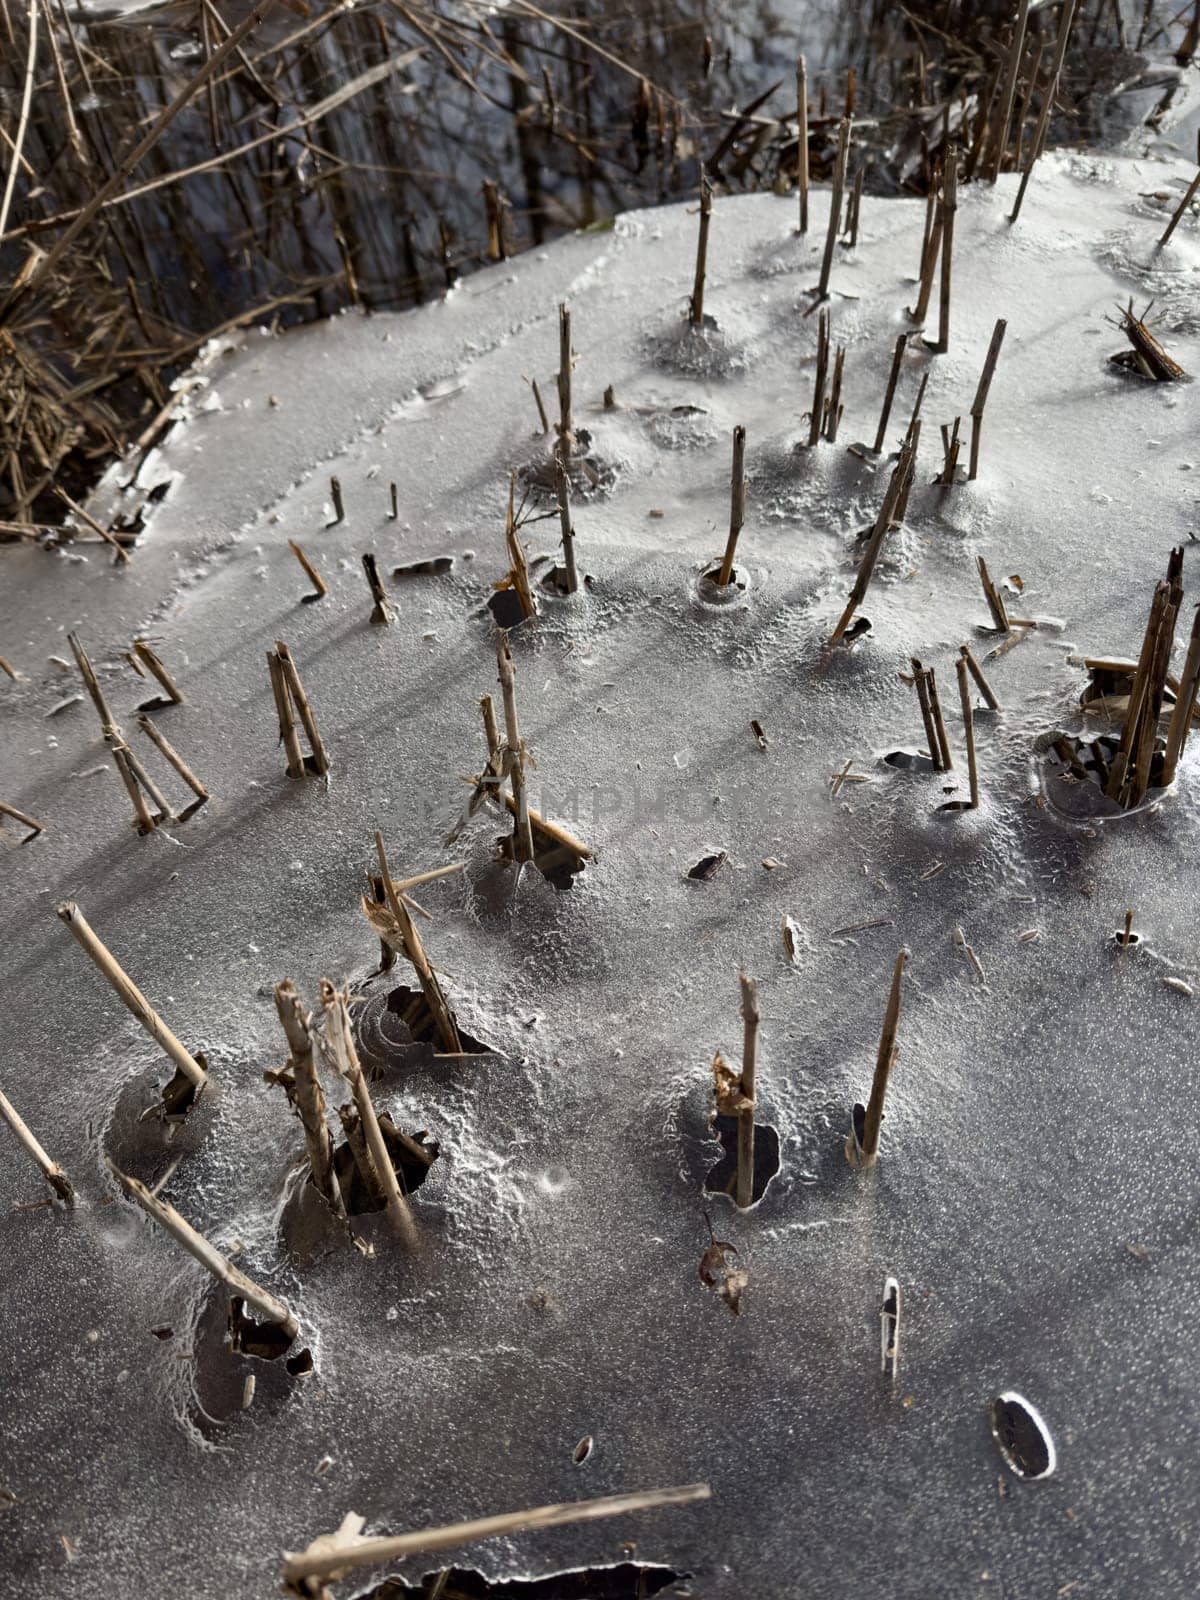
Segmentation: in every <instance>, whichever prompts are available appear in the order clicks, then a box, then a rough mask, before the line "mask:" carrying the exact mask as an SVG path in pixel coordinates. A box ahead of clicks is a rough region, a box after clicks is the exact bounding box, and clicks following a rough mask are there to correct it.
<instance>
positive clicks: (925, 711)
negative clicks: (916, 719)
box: [910, 656, 942, 772]
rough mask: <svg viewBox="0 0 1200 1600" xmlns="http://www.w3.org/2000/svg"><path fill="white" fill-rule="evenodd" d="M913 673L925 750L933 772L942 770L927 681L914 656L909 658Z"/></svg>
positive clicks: (923, 670) (939, 747) (922, 668)
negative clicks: (931, 763) (923, 732)
mask: <svg viewBox="0 0 1200 1600" xmlns="http://www.w3.org/2000/svg"><path fill="white" fill-rule="evenodd" d="M910 664H911V666H912V671H913V684H914V686H915V688H916V691H917V704H918V705H919V706H920V708H921V721H922V723H923V724H924V728H925V748H926V749H927V750H928V751H929V759H930V760H931V761H932V762H933V765H934V770H935V771H937V772H940V771H941V770H942V752H941V746H940V744H939V743H938V736H937V729H936V728H935V726H934V722H933V706H932V703H931V702H930V699H929V679H928V677H927V675H926V672H925V668H924V667H923V666H922V665H921V663H920V661H918V659H917V657H916V656H913V657H912V658H911V663H910Z"/></svg>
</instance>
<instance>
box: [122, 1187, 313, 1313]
mask: <svg viewBox="0 0 1200 1600" xmlns="http://www.w3.org/2000/svg"><path fill="white" fill-rule="evenodd" d="M105 1162H106V1164H107V1166H108V1170H109V1171H110V1172H111V1173H112V1175H113V1177H114V1178H115V1179H116V1180H117V1182H118V1183H119V1184H120V1185H121V1188H122V1189H123V1190H124V1191H125V1193H126V1194H127V1195H128V1197H129V1198H130V1199H131V1200H132V1201H134V1202H135V1204H137V1205H139V1206H140V1207H141V1208H142V1210H143V1211H144V1212H145V1213H146V1215H147V1216H148V1217H150V1218H151V1219H152V1220H153V1221H154V1222H157V1223H158V1225H159V1227H160V1228H162V1230H163V1231H164V1233H169V1234H170V1236H171V1238H172V1239H174V1240H175V1242H176V1244H178V1245H181V1246H182V1247H183V1249H185V1250H186V1251H187V1253H188V1255H190V1256H191V1257H192V1258H193V1260H196V1261H198V1262H199V1263H200V1265H201V1266H202V1267H203V1268H204V1269H205V1271H206V1272H211V1273H212V1275H213V1277H214V1278H216V1280H217V1282H218V1283H222V1284H224V1286H225V1288H226V1289H228V1291H229V1293H230V1294H231V1295H235V1296H237V1297H238V1298H239V1299H241V1300H244V1301H245V1302H246V1304H247V1305H248V1306H249V1307H250V1308H251V1310H252V1311H255V1312H257V1314H258V1315H259V1316H260V1317H261V1318H262V1319H263V1321H264V1322H273V1323H276V1324H277V1325H278V1326H279V1327H280V1328H281V1329H282V1330H283V1332H284V1333H285V1334H286V1335H287V1336H288V1338H289V1339H294V1338H295V1337H296V1335H297V1334H298V1333H299V1332H300V1324H299V1322H297V1320H296V1318H295V1317H294V1316H293V1315H292V1313H291V1312H290V1311H289V1310H288V1308H287V1306H285V1305H284V1303H283V1301H282V1300H277V1299H276V1298H275V1296H274V1295H273V1294H271V1293H269V1291H268V1290H266V1289H264V1288H263V1287H262V1286H261V1284H257V1283H255V1281H254V1279H253V1278H249V1277H247V1276H246V1274H245V1273H244V1272H242V1271H241V1269H240V1268H238V1267H235V1266H234V1264H233V1262H232V1261H230V1260H229V1259H228V1257H226V1256H224V1255H222V1254H221V1252H220V1251H219V1250H218V1249H217V1247H216V1245H214V1244H210V1243H209V1241H208V1240H207V1239H206V1238H205V1237H204V1235H203V1234H202V1233H200V1232H198V1231H197V1230H196V1229H195V1228H193V1227H192V1225H191V1223H190V1222H188V1220H187V1219H186V1217H182V1216H181V1215H180V1214H179V1212H178V1211H176V1209H175V1207H174V1206H172V1205H168V1204H167V1203H166V1201H165V1200H159V1199H158V1198H157V1196H155V1195H153V1194H151V1192H150V1190H149V1189H147V1187H146V1185H145V1184H144V1183H140V1182H139V1181H138V1179H137V1178H131V1177H130V1176H129V1175H128V1173H125V1172H122V1171H121V1169H120V1168H119V1167H118V1166H117V1164H116V1162H115V1161H113V1160H112V1158H111V1157H109V1156H106V1157H105Z"/></svg>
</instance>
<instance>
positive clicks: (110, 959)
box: [56, 900, 208, 1093]
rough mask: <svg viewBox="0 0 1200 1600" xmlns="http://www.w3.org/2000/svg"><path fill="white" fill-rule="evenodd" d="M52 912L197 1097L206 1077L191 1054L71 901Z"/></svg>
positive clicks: (64, 902)
mask: <svg viewBox="0 0 1200 1600" xmlns="http://www.w3.org/2000/svg"><path fill="white" fill-rule="evenodd" d="M56 910H57V913H58V916H59V917H60V919H61V920H62V921H63V922H65V923H66V925H67V927H68V928H69V929H70V931H71V934H72V936H73V937H74V939H75V941H76V943H77V944H79V945H80V946H81V947H82V949H83V950H85V951H86V952H87V954H88V955H89V956H90V957H91V959H92V960H93V961H94V962H95V964H96V966H97V967H98V968H99V970H100V973H101V975H102V976H103V977H104V978H106V979H107V980H108V982H109V983H110V984H111V985H112V987H113V988H114V989H115V990H116V992H117V995H118V996H119V998H120V999H121V1001H122V1002H123V1003H124V1004H125V1006H126V1007H127V1008H128V1009H129V1010H130V1011H131V1012H132V1013H133V1015H134V1016H135V1017H136V1018H137V1020H138V1021H139V1022H140V1023H141V1025H142V1027H143V1028H145V1030H146V1032H147V1033H148V1034H149V1035H150V1037H151V1038H152V1039H153V1040H154V1042H155V1043H156V1044H157V1045H159V1046H160V1047H161V1048H162V1049H163V1050H164V1051H165V1052H166V1054H167V1055H168V1056H169V1057H170V1058H171V1060H172V1061H173V1062H174V1063H175V1065H176V1066H177V1067H178V1068H179V1070H180V1072H182V1073H183V1075H184V1077H185V1078H187V1079H188V1080H189V1081H190V1082H191V1084H192V1085H193V1087H194V1088H195V1090H196V1092H197V1093H199V1092H200V1090H201V1089H203V1087H204V1085H205V1084H206V1083H207V1082H208V1074H207V1073H206V1072H205V1070H204V1068H203V1067H202V1066H201V1065H200V1063H199V1062H198V1061H197V1060H196V1058H195V1057H194V1056H193V1055H192V1054H191V1052H190V1051H189V1050H185V1049H184V1047H183V1045H181V1044H180V1042H179V1040H178V1039H177V1038H176V1037H175V1035H174V1034H173V1033H172V1032H171V1030H170V1028H168V1027H167V1025H166V1023H165V1022H164V1021H163V1020H162V1018H161V1017H160V1016H159V1014H158V1012H157V1011H155V1009H154V1007H153V1006H152V1005H151V1004H150V1002H149V1000H147V999H146V996H145V995H144V994H143V993H142V991H141V990H140V989H139V988H138V986H137V984H136V983H134V981H133V979H132V978H131V977H130V976H129V974H128V973H127V972H126V971H125V970H124V969H123V968H122V967H121V965H120V964H119V962H118V961H117V960H116V958H115V957H114V956H113V954H112V952H111V951H110V950H108V948H107V947H106V946H105V945H104V944H103V943H102V942H101V940H100V939H99V937H98V936H97V935H96V933H95V932H94V930H93V929H92V927H91V924H90V923H89V922H88V920H87V918H86V917H85V916H84V914H83V912H82V911H80V909H79V907H78V906H77V905H76V904H75V902H74V900H64V901H63V902H62V904H61V905H59V906H57V907H56Z"/></svg>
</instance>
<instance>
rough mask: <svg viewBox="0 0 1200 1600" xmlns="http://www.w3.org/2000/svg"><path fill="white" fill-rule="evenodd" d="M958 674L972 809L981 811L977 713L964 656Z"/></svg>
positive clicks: (959, 659)
mask: <svg viewBox="0 0 1200 1600" xmlns="http://www.w3.org/2000/svg"><path fill="white" fill-rule="evenodd" d="M954 670H955V672H957V674H958V698H959V701H960V703H961V705H962V718H963V740H964V742H965V744H966V747H967V774H968V777H969V779H970V784H971V801H970V808H971V810H972V811H977V810H978V809H979V771H978V768H977V767H976V765H975V712H974V709H973V708H972V705H971V689H970V685H969V684H968V682H967V672H968V669H967V663H966V661H965V660H964V659H963V657H962V656H959V658H958V660H957V661H956V662H955V663H954Z"/></svg>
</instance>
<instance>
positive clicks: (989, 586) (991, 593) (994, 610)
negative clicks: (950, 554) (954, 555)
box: [975, 556, 1012, 633]
mask: <svg viewBox="0 0 1200 1600" xmlns="http://www.w3.org/2000/svg"><path fill="white" fill-rule="evenodd" d="M975 565H976V566H977V567H978V569H979V581H980V583H981V584H982V585H983V598H984V599H985V600H986V601H987V606H988V610H989V611H990V612H991V614H992V623H993V625H994V626H995V628H996V630H997V632H998V633H1011V632H1012V623H1011V622H1010V621H1009V620H1008V611H1007V609H1006V607H1005V604H1004V596H1003V595H1002V594H1001V593H1000V591H999V589H997V587H996V585H995V584H994V583H993V582H992V580H991V577H990V576H989V574H988V569H987V562H986V561H985V560H984V559H983V557H982V556H976V557H975Z"/></svg>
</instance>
